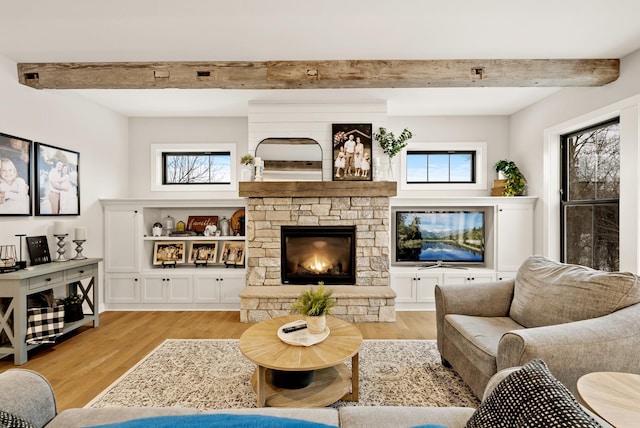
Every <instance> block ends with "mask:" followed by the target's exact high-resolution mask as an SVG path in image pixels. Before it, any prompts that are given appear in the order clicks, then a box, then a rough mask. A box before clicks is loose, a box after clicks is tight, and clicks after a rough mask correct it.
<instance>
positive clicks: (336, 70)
mask: <svg viewBox="0 0 640 428" xmlns="http://www.w3.org/2000/svg"><path fill="white" fill-rule="evenodd" d="M619 74H620V60H618V59H490V60H469V59H464V60H353V61H350V60H338V61H260V62H90V63H89V62H87V63H79V62H75V63H73V62H71V63H20V64H18V79H19V81H20V83H22V84H24V85H27V86H31V87H33V88H37V89H162V88H180V89H208V88H221V89H312V88H319V89H320V88H322V89H327V88H453V87H569V86H603V85H606V84H607V83H610V82H613V81H614V80H616V79H617V78H618V76H619Z"/></svg>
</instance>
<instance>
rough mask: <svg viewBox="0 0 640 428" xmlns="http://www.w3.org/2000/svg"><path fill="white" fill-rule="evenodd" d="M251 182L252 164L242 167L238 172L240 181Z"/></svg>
mask: <svg viewBox="0 0 640 428" xmlns="http://www.w3.org/2000/svg"><path fill="white" fill-rule="evenodd" d="M252 180H253V164H249V165H244V166H243V167H242V171H241V172H240V181H252Z"/></svg>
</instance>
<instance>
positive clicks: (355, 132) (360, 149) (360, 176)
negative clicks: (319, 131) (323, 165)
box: [331, 123, 373, 181]
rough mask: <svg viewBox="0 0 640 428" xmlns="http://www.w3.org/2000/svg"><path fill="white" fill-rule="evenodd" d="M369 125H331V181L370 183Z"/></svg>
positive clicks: (370, 131) (370, 129)
mask: <svg viewBox="0 0 640 428" xmlns="http://www.w3.org/2000/svg"><path fill="white" fill-rule="evenodd" d="M371 133H372V126H371V124H370V123H364V124H340V123H338V124H336V123H334V124H333V125H332V135H333V173H332V174H331V177H333V181H371V177H372V175H373V174H372V171H371V164H372V161H371V156H372V154H373V152H372V150H371V149H372V146H371Z"/></svg>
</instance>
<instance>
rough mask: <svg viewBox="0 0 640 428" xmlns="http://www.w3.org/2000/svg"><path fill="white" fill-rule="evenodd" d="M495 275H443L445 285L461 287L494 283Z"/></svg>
mask: <svg viewBox="0 0 640 428" xmlns="http://www.w3.org/2000/svg"><path fill="white" fill-rule="evenodd" d="M495 279H496V278H495V275H494V274H493V273H492V272H460V273H445V274H444V283H445V284H446V285H450V284H453V285H456V284H457V285H462V284H470V283H478V284H480V283H483V282H491V281H495Z"/></svg>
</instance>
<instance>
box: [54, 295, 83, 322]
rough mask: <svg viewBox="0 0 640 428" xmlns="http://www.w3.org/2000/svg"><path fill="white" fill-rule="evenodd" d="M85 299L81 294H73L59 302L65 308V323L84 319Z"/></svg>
mask: <svg viewBox="0 0 640 428" xmlns="http://www.w3.org/2000/svg"><path fill="white" fill-rule="evenodd" d="M82 302H83V298H82V296H81V295H79V294H72V295H70V296H67V297H65V298H64V299H61V300H59V301H58V304H59V305H63V306H64V321H65V322H73V321H78V320H81V319H82V318H84V314H83V313H82Z"/></svg>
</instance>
